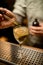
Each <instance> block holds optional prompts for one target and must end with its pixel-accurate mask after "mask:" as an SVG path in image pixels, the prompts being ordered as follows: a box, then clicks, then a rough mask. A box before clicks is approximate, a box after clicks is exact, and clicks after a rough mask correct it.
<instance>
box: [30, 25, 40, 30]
mask: <svg viewBox="0 0 43 65" xmlns="http://www.w3.org/2000/svg"><path fill="white" fill-rule="evenodd" d="M30 29H32V30H35V31H40V30H41V27H33V26H32V27H30Z"/></svg>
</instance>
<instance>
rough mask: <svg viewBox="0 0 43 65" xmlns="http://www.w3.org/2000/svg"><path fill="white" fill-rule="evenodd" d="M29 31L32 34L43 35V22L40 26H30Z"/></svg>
mask: <svg viewBox="0 0 43 65" xmlns="http://www.w3.org/2000/svg"><path fill="white" fill-rule="evenodd" d="M29 32H30V34H32V35H40V36H43V23H40V26H38V27H35V26H30V28H29Z"/></svg>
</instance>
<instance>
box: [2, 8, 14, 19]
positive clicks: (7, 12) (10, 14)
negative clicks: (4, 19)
mask: <svg viewBox="0 0 43 65" xmlns="http://www.w3.org/2000/svg"><path fill="white" fill-rule="evenodd" d="M3 11H5V12H6V13H5V14H6V15H7V16H9V17H11V18H12V17H15V16H14V14H13V13H12V12H11V11H10V10H8V9H6V8H4V9H3Z"/></svg>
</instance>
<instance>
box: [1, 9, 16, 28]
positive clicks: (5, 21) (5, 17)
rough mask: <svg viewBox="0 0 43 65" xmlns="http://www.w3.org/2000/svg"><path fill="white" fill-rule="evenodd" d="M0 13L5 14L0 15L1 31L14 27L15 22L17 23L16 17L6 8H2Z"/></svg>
mask: <svg viewBox="0 0 43 65" xmlns="http://www.w3.org/2000/svg"><path fill="white" fill-rule="evenodd" d="M0 11H2V12H5V13H0V29H3V28H7V27H10V26H14V21H16V18H15V15H14V14H13V13H12V12H11V11H9V10H8V9H5V8H0Z"/></svg>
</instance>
